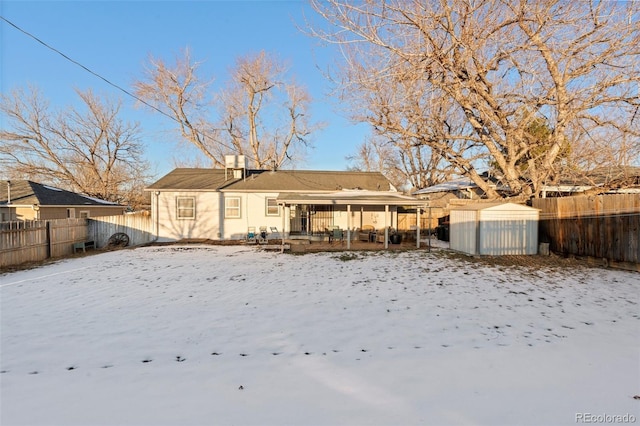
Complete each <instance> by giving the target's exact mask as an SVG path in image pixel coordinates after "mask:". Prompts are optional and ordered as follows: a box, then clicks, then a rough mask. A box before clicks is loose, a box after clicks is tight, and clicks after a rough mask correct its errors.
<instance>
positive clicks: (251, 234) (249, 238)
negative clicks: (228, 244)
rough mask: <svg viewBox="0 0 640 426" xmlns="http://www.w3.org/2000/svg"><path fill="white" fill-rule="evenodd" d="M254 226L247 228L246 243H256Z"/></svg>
mask: <svg viewBox="0 0 640 426" xmlns="http://www.w3.org/2000/svg"><path fill="white" fill-rule="evenodd" d="M256 237H257V235H256V227H255V226H250V227H248V228H247V242H248V243H254V244H255V243H256V242H257V241H256Z"/></svg>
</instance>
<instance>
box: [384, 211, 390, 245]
mask: <svg viewBox="0 0 640 426" xmlns="http://www.w3.org/2000/svg"><path fill="white" fill-rule="evenodd" d="M388 215H389V204H385V205H384V248H385V249H388V248H389V223H388V222H387V216H388Z"/></svg>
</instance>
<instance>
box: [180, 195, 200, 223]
mask: <svg viewBox="0 0 640 426" xmlns="http://www.w3.org/2000/svg"><path fill="white" fill-rule="evenodd" d="M176 209H177V216H178V219H195V218H196V199H195V197H177V198H176Z"/></svg>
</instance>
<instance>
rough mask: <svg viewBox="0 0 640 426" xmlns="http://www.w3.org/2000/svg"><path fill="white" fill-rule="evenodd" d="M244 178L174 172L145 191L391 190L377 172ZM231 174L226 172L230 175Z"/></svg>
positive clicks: (259, 173) (254, 173)
mask: <svg viewBox="0 0 640 426" xmlns="http://www.w3.org/2000/svg"><path fill="white" fill-rule="evenodd" d="M247 175H248V176H247V178H245V179H231V178H230V179H228V180H225V171H224V170H222V169H183V168H180V169H175V170H173V171H172V172H170V173H169V174H167V175H166V176H164V177H162V178H161V179H160V180H158V181H157V182H155V183H154V184H152V185H150V186H149V187H147V188H146V189H147V190H182V191H188V190H229V191H272V192H287V191H297V192H299V191H311V192H313V191H336V190H340V189H363V190H370V191H389V190H394V188H392V187H391V185H390V184H389V181H388V180H387V179H386V178H385V177H384V176H383V175H382V173H378V172H337V171H299V170H278V171H269V170H248V171H247ZM230 176H231V172H229V176H228V177H230Z"/></svg>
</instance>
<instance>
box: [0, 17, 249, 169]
mask: <svg viewBox="0 0 640 426" xmlns="http://www.w3.org/2000/svg"><path fill="white" fill-rule="evenodd" d="M0 19H1V20H3V21H4V22H6V23H7V24H9V25H11V26H12V27H13V28H15V29H16V30H18V31H20V32H21V33H23V34H25V35H26V36H28V37H31V38H32V39H34V40H35V41H37V42H38V43H40V44H41V45H43V46H44V47H46V48H47V49H49V50H52V51H54V52H56V53H57V54H58V55H60V56H62V57H63V58H64V59H66V60H67V61H69V62H71V63H73V64H75V65H77V66H79V67H80V68H82V69H83V70H85V71H87V72H88V73H90V74H91V75H93V76H95V77H98V78H99V79H100V80H102V81H104V82H105V83H107V84H108V85H110V86H112V87H114V88H116V89H118V90H120V91H121V92H123V93H124V94H125V95H127V96H130V97H131V98H133V99H135V100H137V101H138V102H140V103H142V104H144V105H146V106H148V107H149V108H151V109H153V110H155V111H157V112H159V113H160V114H162V115H164V116H165V117H167V118H169V119H170V120H173V121H175V122H176V123H178V124H180V125H182V124H184V123H182V122H181V121H180V120H178V119H177V118H176V117H173V116H171V115H169V114H167V113H166V112H164V111H162V110H161V109H160V108H158V107H156V106H154V105H151V104H150V103H148V102H147V101H145V100H144V99H140V98H139V97H138V96H136V95H134V94H133V93H131V92H129V91H128V90H126V89H124V88H122V87H121V86H119V85H117V84H116V83H113V82H111V81H110V80H109V79H107V78H105V77H103V76H102V75H100V74H98V73H97V72H95V71H92V70H91V69H89V68H88V67H86V66H84V65H82V64H81V63H80V62H78V61H76V60H74V59H72V58H70V57H69V56H67V55H65V54H64V53H62V52H61V51H59V50H58V49H56V48H55V47H53V46H51V45H49V44H47V43H45V42H44V41H42V40H41V39H40V38H38V37H36V36H35V35H33V34H31V33H30V32H28V31H26V30H24V29H22V28H20V27H19V26H18V25H16V24H14V23H13V22H11V21H9V20H8V19H7V18H5V17H4V16H2V15H0ZM193 130H194V131H195V132H196V133H197V134H199V135H201V136H202V137H203V138H209V136H207V135H206V134H205V133H203V132H201V131H199V130H196V129H193ZM218 143H220V144H221V145H222V146H224V147H225V148H228V149H231V150H232V151H233V148H231V147H229V146H227V145H225V144H224V143H221V142H218ZM244 155H245V157H248V158H250V159H252V160H255V158H253V157H252V156H251V155H247V154H244Z"/></svg>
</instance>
